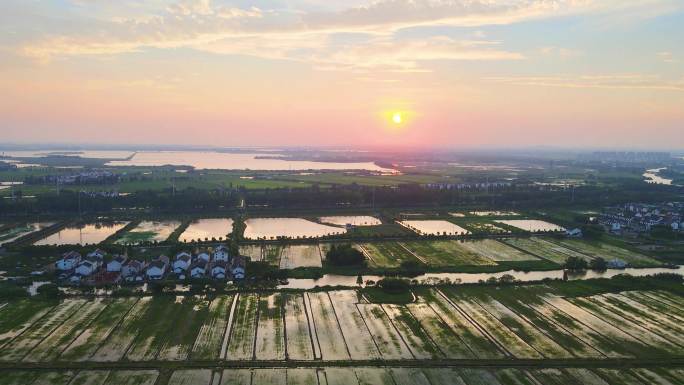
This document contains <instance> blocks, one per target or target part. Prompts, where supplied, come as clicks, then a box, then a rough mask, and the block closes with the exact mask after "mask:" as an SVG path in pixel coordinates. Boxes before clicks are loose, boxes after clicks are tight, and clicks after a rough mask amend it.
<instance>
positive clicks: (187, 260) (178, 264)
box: [173, 253, 192, 274]
mask: <svg viewBox="0 0 684 385" xmlns="http://www.w3.org/2000/svg"><path fill="white" fill-rule="evenodd" d="M191 263H192V258H191V257H190V254H188V253H180V254H178V255H177V256H176V260H175V261H173V272H174V273H176V274H184V273H185V272H186V271H187V270H188V268H189V267H190V264H191Z"/></svg>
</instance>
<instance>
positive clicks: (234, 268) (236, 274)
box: [230, 255, 246, 279]
mask: <svg viewBox="0 0 684 385" xmlns="http://www.w3.org/2000/svg"><path fill="white" fill-rule="evenodd" d="M245 266H246V261H245V257H244V256H242V255H236V256H234V257H233V260H232V261H230V274H231V275H232V276H233V279H245Z"/></svg>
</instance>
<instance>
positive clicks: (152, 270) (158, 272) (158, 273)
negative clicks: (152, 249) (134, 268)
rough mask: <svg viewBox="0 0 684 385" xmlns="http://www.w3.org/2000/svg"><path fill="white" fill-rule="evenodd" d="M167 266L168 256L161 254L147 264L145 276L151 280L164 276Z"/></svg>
mask: <svg viewBox="0 0 684 385" xmlns="http://www.w3.org/2000/svg"><path fill="white" fill-rule="evenodd" d="M168 268H169V258H168V257H166V256H164V255H162V256H160V257H159V258H157V259H155V260H154V261H152V262H150V264H149V266H147V271H146V272H145V273H146V274H147V278H148V279H151V280H158V279H162V278H164V275H166V271H167V270H168Z"/></svg>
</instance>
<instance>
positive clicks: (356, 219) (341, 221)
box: [318, 215, 382, 226]
mask: <svg viewBox="0 0 684 385" xmlns="http://www.w3.org/2000/svg"><path fill="white" fill-rule="evenodd" d="M318 220H319V221H321V223H327V224H331V225H336V226H346V225H352V226H378V225H381V224H382V221H380V220H379V219H378V218H375V217H372V216H369V215H354V216H332V217H320V218H318Z"/></svg>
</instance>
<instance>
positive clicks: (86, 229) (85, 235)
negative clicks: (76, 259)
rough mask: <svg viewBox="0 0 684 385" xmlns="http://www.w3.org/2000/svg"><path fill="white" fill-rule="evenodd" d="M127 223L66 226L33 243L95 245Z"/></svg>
mask: <svg viewBox="0 0 684 385" xmlns="http://www.w3.org/2000/svg"><path fill="white" fill-rule="evenodd" d="M127 224H128V222H96V223H87V224H85V225H82V226H68V227H65V228H63V229H61V230H59V231H58V232H56V233H54V234H50V235H48V236H47V237H46V238H43V239H41V240H39V241H37V242H36V243H34V245H36V246H42V245H96V244H98V243H100V242H102V241H104V240H105V239H107V237H109V236H110V235H112V234H114V233H115V232H117V231H119V230H121V229H122V228H123V227H124V226H126V225H127Z"/></svg>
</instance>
